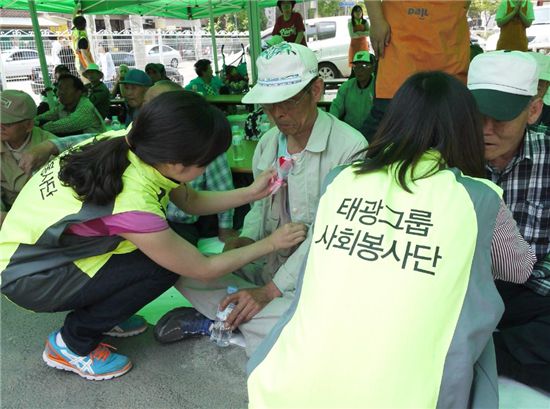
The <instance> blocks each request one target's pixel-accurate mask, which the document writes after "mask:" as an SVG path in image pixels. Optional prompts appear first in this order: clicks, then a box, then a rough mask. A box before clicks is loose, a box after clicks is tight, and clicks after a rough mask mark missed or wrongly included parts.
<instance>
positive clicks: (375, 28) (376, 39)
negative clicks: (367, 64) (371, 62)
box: [370, 18, 391, 58]
mask: <svg viewBox="0 0 550 409" xmlns="http://www.w3.org/2000/svg"><path fill="white" fill-rule="evenodd" d="M390 41H391V28H390V25H389V24H388V22H387V21H386V20H385V19H384V18H380V19H379V20H378V21H376V22H374V21H373V22H372V25H371V27H370V42H371V44H372V49H373V51H374V54H375V55H376V57H378V58H384V49H385V48H386V46H387V45H389V44H390Z"/></svg>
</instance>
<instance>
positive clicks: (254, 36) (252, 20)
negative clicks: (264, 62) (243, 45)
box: [246, 0, 261, 84]
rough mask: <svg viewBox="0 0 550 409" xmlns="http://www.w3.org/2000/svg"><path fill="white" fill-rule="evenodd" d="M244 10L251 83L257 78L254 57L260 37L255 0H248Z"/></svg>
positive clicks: (256, 55)
mask: <svg viewBox="0 0 550 409" xmlns="http://www.w3.org/2000/svg"><path fill="white" fill-rule="evenodd" d="M246 11H247V13H248V24H249V29H248V39H249V42H250V66H251V67H250V72H251V74H252V78H251V80H252V83H253V84H255V83H256V81H257V80H258V70H257V68H256V59H257V58H258V55H259V54H260V51H261V39H260V17H259V7H258V1H257V0H248V1H247V2H246Z"/></svg>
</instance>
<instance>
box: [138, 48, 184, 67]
mask: <svg viewBox="0 0 550 409" xmlns="http://www.w3.org/2000/svg"><path fill="white" fill-rule="evenodd" d="M145 58H146V60H147V62H148V63H150V62H160V63H162V64H164V65H165V66H171V67H174V68H178V65H179V63H180V58H181V57H180V53H179V52H178V51H177V50H174V49H173V48H172V47H169V46H167V45H163V46H162V61H161V56H160V48H159V46H158V45H153V46H146V47H145Z"/></svg>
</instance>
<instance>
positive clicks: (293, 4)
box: [277, 0, 296, 13]
mask: <svg viewBox="0 0 550 409" xmlns="http://www.w3.org/2000/svg"><path fill="white" fill-rule="evenodd" d="M285 1H286V2H288V3H290V5H291V6H292V8H294V6H295V5H296V2H295V1H294V0H291V1H288V0H279V1H278V2H277V8H278V9H279V11H280V12H281V13H282V12H283V9H282V8H281V6H282V4H283V3H284V2H285Z"/></svg>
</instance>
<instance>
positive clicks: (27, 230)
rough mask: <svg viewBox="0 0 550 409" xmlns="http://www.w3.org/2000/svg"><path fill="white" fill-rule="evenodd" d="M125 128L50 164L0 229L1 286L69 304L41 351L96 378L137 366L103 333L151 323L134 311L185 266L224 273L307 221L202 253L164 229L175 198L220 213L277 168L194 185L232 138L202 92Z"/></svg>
mask: <svg viewBox="0 0 550 409" xmlns="http://www.w3.org/2000/svg"><path fill="white" fill-rule="evenodd" d="M125 135H126V130H124V131H122V132H120V131H119V132H118V133H117V132H112V133H107V134H104V135H100V136H99V137H98V138H97V140H93V141H86V142H83V143H82V144H81V145H77V146H76V147H75V148H73V149H72V150H70V151H68V152H66V153H64V154H62V155H61V156H59V157H58V158H56V159H54V160H53V161H51V162H49V163H47V164H46V165H45V166H44V167H42V169H40V170H39V171H38V172H37V173H36V174H35V175H34V176H33V177H32V178H31V179H30V181H29V182H28V183H27V185H26V186H25V187H24V188H23V190H22V191H21V193H20V194H19V196H18V198H17V199H16V201H15V203H14V205H13V207H12V209H11V211H10V213H9V215H8V217H7V218H6V220H5V222H4V224H3V226H2V230H1V231H0V271H1V274H2V293H3V294H4V295H6V296H7V297H8V298H9V299H10V300H11V301H13V302H14V303H16V304H18V305H20V306H22V307H23V308H26V309H29V310H32V311H36V312H55V311H71V312H70V313H69V314H68V315H67V316H66V318H65V322H64V324H63V327H62V328H61V329H60V330H59V331H54V332H52V333H51V334H50V336H49V337H48V339H47V341H46V348H45V350H44V352H43V354H42V357H43V359H44V361H45V362H46V363H47V364H48V365H49V366H52V367H55V368H58V369H63V370H67V371H72V372H75V373H77V374H78V375H80V376H82V377H84V378H87V379H94V380H103V379H110V378H113V377H116V376H120V375H122V374H124V373H126V372H128V371H129V370H130V368H131V366H132V365H131V362H130V361H129V359H128V358H127V357H126V356H124V355H121V354H117V353H113V352H111V351H110V350H109V349H108V348H107V347H106V346H105V344H102V343H101V340H102V339H103V337H104V335H105V334H108V335H111V336H129V335H136V334H139V333H141V332H143V331H144V330H145V329H146V328H147V323H146V322H144V320H143V319H142V318H140V317H137V316H134V315H133V314H135V313H136V312H137V311H138V310H140V309H141V308H142V307H143V306H145V305H146V304H148V303H149V302H150V301H152V300H154V299H155V298H157V297H158V296H159V295H160V294H162V293H163V292H164V291H166V290H167V289H168V288H170V287H171V286H172V285H173V284H174V282H175V281H176V279H177V278H178V277H179V276H180V275H181V276H186V277H193V278H196V279H199V280H207V279H210V278H215V277H220V276H222V275H224V274H227V273H230V272H232V271H234V270H236V269H237V268H239V267H241V266H243V265H245V264H247V263H249V262H251V261H252V260H254V259H256V258H259V257H261V256H264V255H266V254H268V253H270V252H272V251H275V250H278V249H282V248H289V247H292V246H294V245H296V244H297V243H299V242H300V241H302V240H303V238H304V237H305V228H304V227H303V226H302V225H299V224H288V225H286V226H283V227H281V228H280V229H279V230H277V231H276V232H274V233H273V234H272V235H271V236H270V237H268V238H266V239H265V240H261V241H258V242H257V243H255V244H252V245H250V246H247V247H243V248H241V249H238V250H235V251H229V252H226V253H223V254H220V255H217V256H214V257H208V258H207V257H204V256H203V255H201V254H200V253H199V252H198V250H197V249H196V248H195V247H193V246H192V245H191V244H189V243H188V242H186V241H185V240H184V239H182V238H181V237H180V236H178V235H177V234H176V233H175V232H174V231H173V230H171V229H170V228H169V226H168V224H167V221H166V216H165V212H166V206H167V204H168V201H169V200H171V201H172V202H173V203H174V204H176V205H177V206H178V207H180V208H181V209H183V210H184V211H185V212H187V213H190V214H215V213H219V212H221V211H224V210H226V209H228V208H233V207H237V206H240V205H242V204H244V203H248V202H250V201H254V200H258V199H260V198H262V197H265V196H266V195H268V194H269V187H268V186H269V179H270V177H271V176H272V172H270V171H267V172H265V173H264V174H262V175H260V177H259V178H257V180H256V181H255V182H254V183H253V184H252V185H250V186H249V187H246V188H242V189H236V190H232V191H228V192H197V191H195V190H193V189H192V188H191V187H189V186H188V185H187V183H186V182H189V181H191V180H193V179H194V178H195V177H197V176H199V175H200V174H202V173H203V172H204V169H205V167H206V166H207V165H208V164H209V163H210V162H211V161H212V160H214V159H215V158H216V157H218V156H219V155H220V154H222V153H223V152H225V151H226V150H227V148H228V147H229V145H230V141H231V132H230V128H229V124H228V122H227V120H226V119H225V116H224V114H223V113H222V112H221V111H219V110H218V109H216V108H214V107H212V106H211V105H209V104H208V103H207V102H206V100H205V99H204V98H203V97H201V96H200V95H198V94H195V93H192V92H187V91H173V92H167V93H165V94H162V95H160V96H158V97H157V98H155V100H154V102H151V103H149V104H146V105H145V106H144V107H143V109H142V110H141V111H140V114H139V116H138V118H137V119H136V120H135V122H134V124H133V126H132V129H131V130H130V132H129V133H128V134H127V135H126V136H125Z"/></svg>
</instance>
